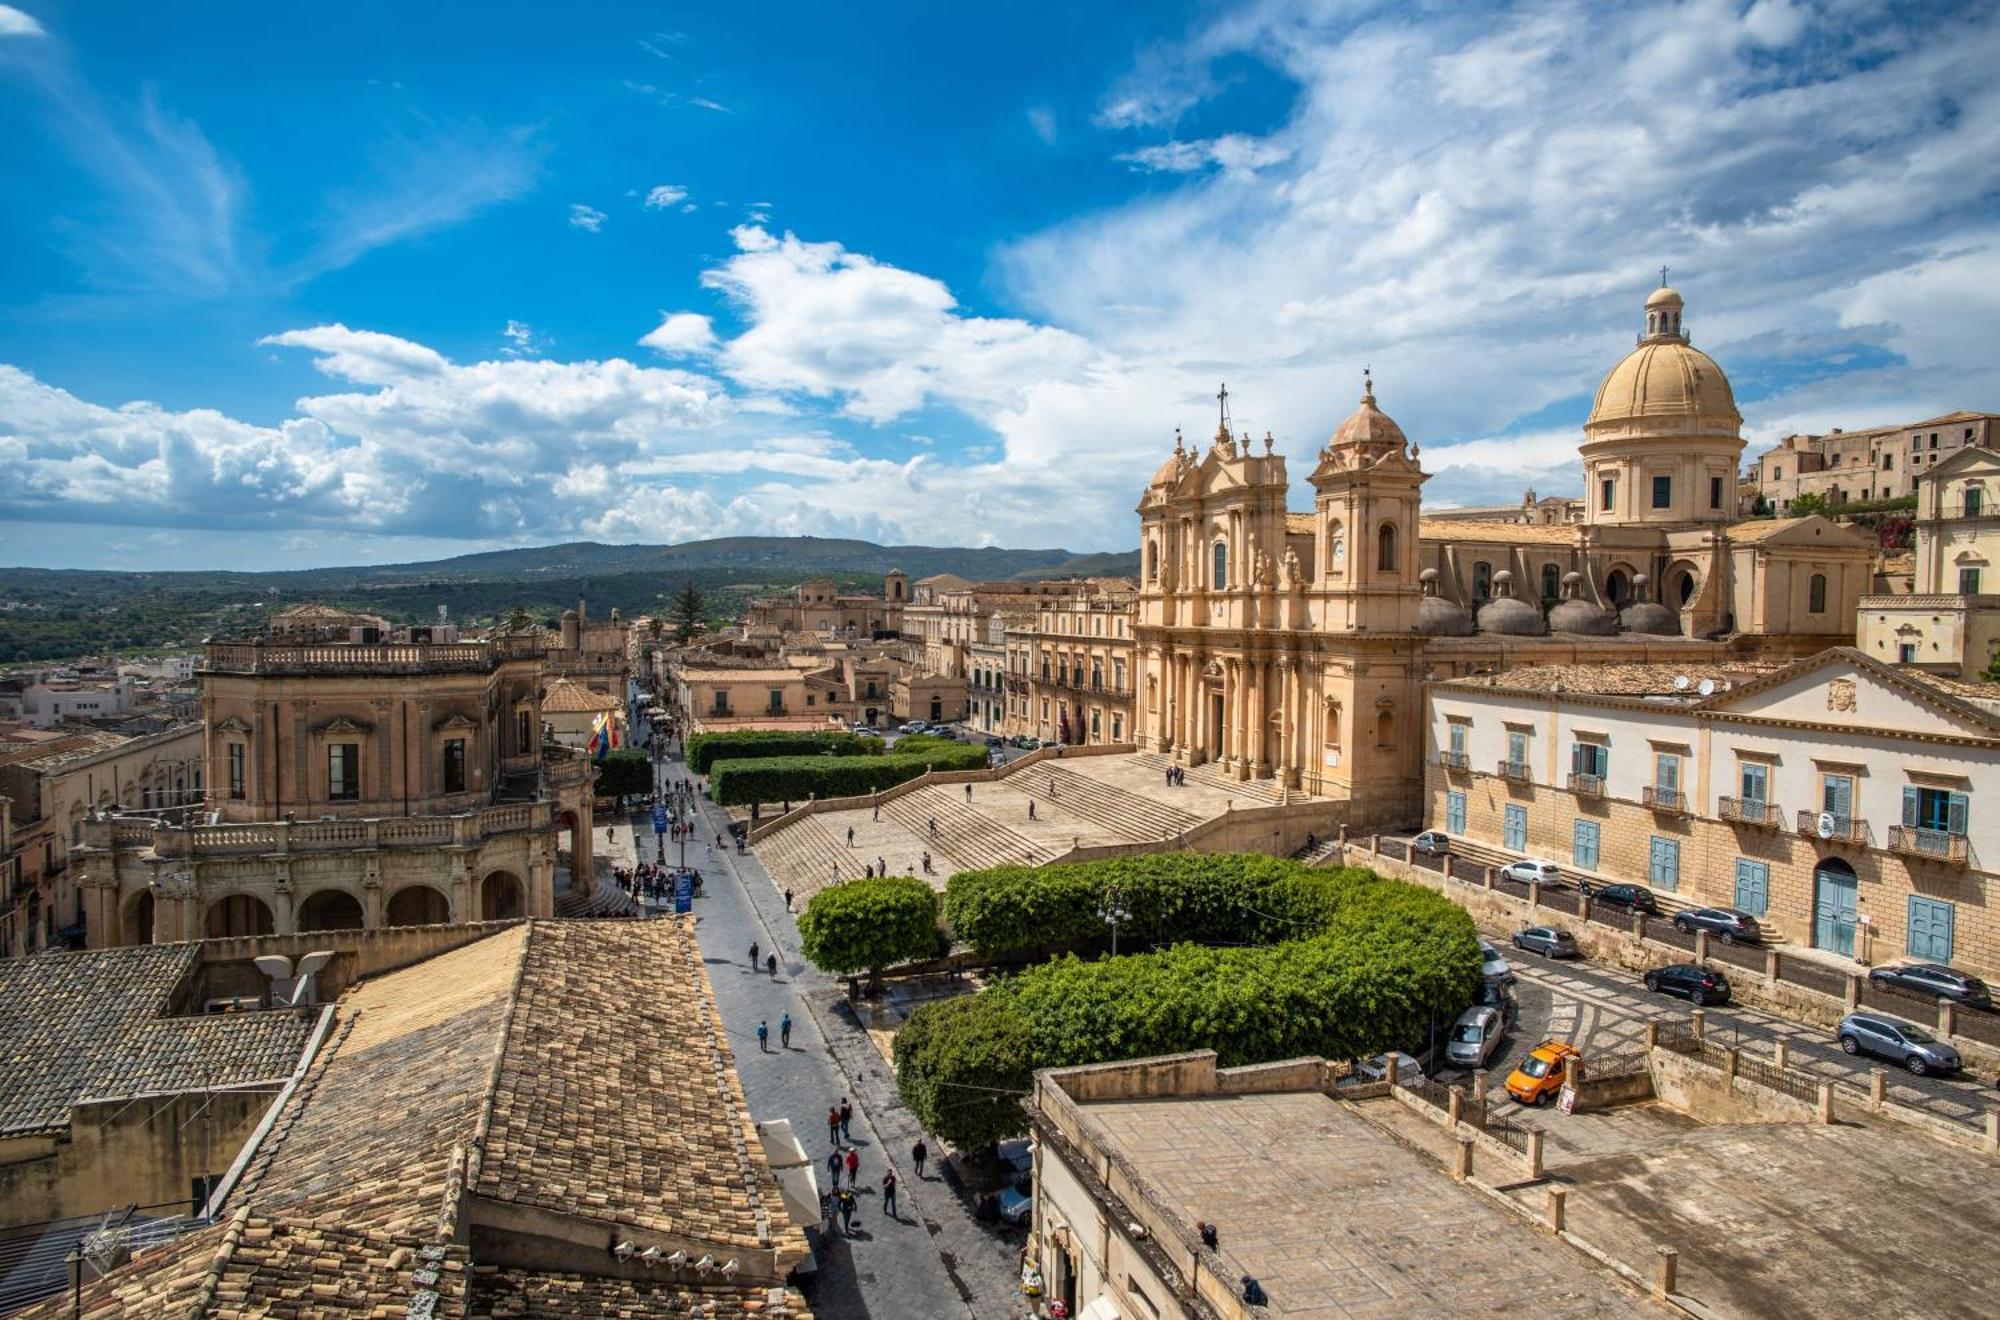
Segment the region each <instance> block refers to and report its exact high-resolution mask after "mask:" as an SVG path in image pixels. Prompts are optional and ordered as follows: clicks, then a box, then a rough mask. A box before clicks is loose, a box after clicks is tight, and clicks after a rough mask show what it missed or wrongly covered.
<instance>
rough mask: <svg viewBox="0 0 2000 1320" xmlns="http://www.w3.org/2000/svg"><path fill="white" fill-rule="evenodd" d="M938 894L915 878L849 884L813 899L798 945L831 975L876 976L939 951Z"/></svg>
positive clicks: (801, 925)
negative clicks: (879, 971) (876, 972)
mask: <svg viewBox="0 0 2000 1320" xmlns="http://www.w3.org/2000/svg"><path fill="white" fill-rule="evenodd" d="M937 919H938V898H937V891H936V890H934V889H932V888H931V887H930V886H929V885H928V884H926V883H925V882H924V881H922V880H920V879H918V878H917V877H916V876H913V875H892V876H878V877H876V878H874V879H872V880H849V881H848V882H847V883H846V884H840V885H834V886H832V887H831V888H828V889H822V890H820V891H819V892H818V893H817V894H814V895H813V896H812V899H811V901H810V902H808V903H807V904H806V910H805V911H804V912H803V913H801V914H800V915H799V945H800V948H801V949H802V950H803V951H804V952H805V955H806V957H807V958H808V959H810V960H811V961H812V963H813V965H814V966H815V967H819V968H822V969H824V970H826V971H829V972H860V971H870V972H872V971H874V970H875V969H877V968H881V967H887V966H888V965H890V964H891V963H899V962H910V961H913V960H915V959H920V958H929V957H931V956H932V955H933V954H934V953H936V952H937Z"/></svg>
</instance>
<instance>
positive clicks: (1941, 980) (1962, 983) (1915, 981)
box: [1868, 963, 1993, 1008]
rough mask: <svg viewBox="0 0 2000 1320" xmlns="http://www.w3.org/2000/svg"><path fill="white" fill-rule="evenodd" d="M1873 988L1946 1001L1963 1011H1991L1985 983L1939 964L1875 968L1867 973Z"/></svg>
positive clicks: (1908, 964) (1990, 1000)
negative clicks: (1967, 1009) (1888, 987)
mask: <svg viewBox="0 0 2000 1320" xmlns="http://www.w3.org/2000/svg"><path fill="white" fill-rule="evenodd" d="M1868 979H1869V980H1870V981H1873V982H1874V983H1875V984H1877V985H1892V986H1894V987H1896V988H1897V989H1898V990H1908V991H1910V992H1911V993H1912V994H1919V995H1922V996H1924V998H1926V999H1949V1000H1951V1001H1952V1002H1953V1003H1955V1004H1964V1005H1965V1006H1966V1007H1967V1008H1991V1007H1993V992H1992V991H1991V990H1988V989H1987V988H1986V982H1984V981H1982V980H1980V979H1979V978H1978V977H1976V976H1974V975H1972V974H1971V973H1970V972H1957V971H1953V970H1952V969H1951V968H1949V967H1946V966H1944V965H1943V964H1941V963H1898V964H1896V965H1894V966H1890V967H1877V968H1874V969H1873V970H1872V971H1870V972H1869V973H1868Z"/></svg>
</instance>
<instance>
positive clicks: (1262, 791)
mask: <svg viewBox="0 0 2000 1320" xmlns="http://www.w3.org/2000/svg"><path fill="white" fill-rule="evenodd" d="M1137 760H1138V761H1139V762H1140V763H1141V764H1142V765H1149V766H1152V767H1153V768H1154V769H1156V770H1158V771H1160V773H1161V774H1165V773H1166V770H1167V767H1168V766H1172V765H1178V764H1180V763H1179V762H1178V761H1176V760H1174V758H1173V757H1171V756H1167V755H1165V754H1164V753H1161V752H1142V753H1140V754H1139V755H1138V757H1137ZM1187 780H1188V782H1189V783H1190V784H1200V785H1202V786H1203V787H1204V788H1209V789H1212V790H1214V791H1216V792H1218V793H1225V794H1227V795H1228V796H1230V797H1232V798H1234V799H1235V800H1236V801H1237V803H1238V804H1239V805H1241V806H1246V807H1256V806H1268V805H1273V804H1276V803H1278V802H1281V801H1283V800H1284V788H1283V786H1282V785H1280V784H1279V783H1278V781H1277V780H1275V779H1238V778H1236V777H1235V776H1234V775H1231V774H1228V773H1226V772H1225V771H1223V770H1220V769H1218V768H1217V767H1216V765H1215V763H1214V762H1213V761H1209V762H1204V763H1203V764H1201V765H1197V766H1189V767H1187Z"/></svg>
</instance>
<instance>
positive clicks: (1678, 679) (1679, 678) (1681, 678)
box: [1674, 674, 1689, 692]
mask: <svg viewBox="0 0 2000 1320" xmlns="http://www.w3.org/2000/svg"><path fill="white" fill-rule="evenodd" d="M1688 686H1689V685H1688V676H1687V675H1686V674H1675V675H1674V691H1676V692H1685V691H1687V690H1688Z"/></svg>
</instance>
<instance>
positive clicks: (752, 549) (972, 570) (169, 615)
mask: <svg viewBox="0 0 2000 1320" xmlns="http://www.w3.org/2000/svg"><path fill="white" fill-rule="evenodd" d="M894 568H900V569H902V570H903V571H904V572H905V573H907V574H909V575H910V576H911V577H912V578H922V577H929V576H930V575H932V574H934V573H956V574H958V575H960V576H961V577H967V578H974V579H999V578H1056V577H1102V576H1124V577H1130V576H1134V575H1136V574H1137V573H1138V571H1139V555H1138V552H1137V551H1136V550H1135V551H1131V552H1128V553H1124V554H1103V553H1098V554H1075V553H1072V552H1071V551H1068V550H1008V549H1002V548H1000V547H997V546H986V547H976V548H975V547H965V546H924V545H897V546H883V545H876V544H874V543H873V542H871V541H856V540H847V539H840V538H832V539H829V538H823V537H816V536H731V537H719V538H716V539H713V540H707V541H689V542H686V543H684V544H681V545H604V544H602V543H600V542H596V541H572V542H569V543H567V544H563V545H546V546H532V547H526V548H522V549H517V550H488V551H482V552H480V553H477V554H469V555H456V556H453V557H452V558H450V559H437V560H430V561H427V562H422V563H409V564H372V565H355V566H352V567H341V568H309V569H292V570H287V571H283V572H269V573H254V572H238V571H234V570H212V571H194V572H171V573H164V572H163V573H149V572H124V571H116V570H112V571H106V570H96V569H42V568H5V569H0V662H5V661H22V660H47V659H60V658H63V657H66V656H73V655H80V654H84V653H86V652H90V651H98V650H135V649H146V648H156V647H167V646H184V645H191V644H193V643H194V642H197V641H199V640H200V639H201V638H202V637H203V636H205V635H208V634H210V633H214V632H218V631H225V630H228V631H235V630H239V629H242V628H245V627H248V626H252V625H254V624H255V623H257V622H258V621H260V620H261V618H262V617H263V616H264V615H266V614H269V613H271V612H272V611H275V610H278V609H283V608H285V607H287V606H290V605H295V604H297V603H299V602H300V601H303V600H314V599H325V600H328V601H330V602H331V603H334V604H339V605H344V606H350V607H353V608H357V609H365V610H369V611H372V612H374V613H378V614H383V615H387V616H388V617H390V618H395V619H409V620H414V619H427V618H430V617H432V615H433V614H434V613H435V611H436V609H437V607H438V606H440V605H442V606H445V607H446V608H447V609H448V610H449V611H450V612H451V615H452V617H453V618H455V619H459V620H464V621H468V622H470V621H479V620H484V619H491V618H496V617H498V616H500V615H502V614H504V613H505V612H507V611H508V610H510V609H512V608H514V607H515V606H520V607H521V608H524V609H526V610H528V611H529V613H531V614H534V615H537V616H539V617H552V616H553V615H554V614H556V613H558V612H560V611H561V610H562V609H563V608H565V607H566V606H568V605H570V604H573V603H574V602H575V601H576V600H577V598H578V597H583V598H584V599H587V600H588V601H589V602H590V604H591V606H592V609H593V613H595V612H597V611H600V610H601V611H604V612H609V611H610V610H611V609H612V608H613V607H616V608H617V609H619V610H622V611H623V612H625V613H626V614H640V613H644V612H646V611H648V610H650V609H653V608H655V606H656V605H657V604H658V603H659V600H660V597H661V596H663V595H665V594H666V593H668V592H670V591H673V590H678V589H679V588H680V587H681V586H682V585H683V584H684V583H687V582H692V583H694V584H695V585H696V586H697V587H699V588H701V589H702V591H703V592H705V593H706V594H707V595H708V597H709V603H710V608H711V613H712V614H713V615H714V616H715V617H719V618H720V617H728V616H730V615H733V614H734V613H736V612H737V611H738V610H739V609H740V608H741V606H742V602H743V599H744V598H745V597H747V596H748V595H750V594H752V593H754V592H756V591H761V590H770V589H773V588H780V587H785V586H790V585H792V584H793V583H796V582H799V581H802V580H803V579H805V578H809V577H831V578H834V579H835V580H836V581H838V582H840V583H841V584H842V585H843V586H848V587H856V588H861V589H867V588H869V587H872V586H874V585H875V583H874V579H879V578H880V577H881V576H882V574H884V573H887V572H888V571H889V570H890V569H894Z"/></svg>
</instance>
